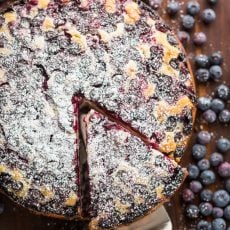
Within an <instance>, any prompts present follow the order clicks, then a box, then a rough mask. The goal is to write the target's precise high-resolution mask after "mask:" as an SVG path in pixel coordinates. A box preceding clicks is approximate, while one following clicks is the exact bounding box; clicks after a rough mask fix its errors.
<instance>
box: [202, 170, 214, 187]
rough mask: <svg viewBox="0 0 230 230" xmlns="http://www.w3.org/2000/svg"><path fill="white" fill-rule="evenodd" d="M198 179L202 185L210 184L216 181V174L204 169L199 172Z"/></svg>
mask: <svg viewBox="0 0 230 230" xmlns="http://www.w3.org/2000/svg"><path fill="white" fill-rule="evenodd" d="M200 181H201V182H202V184H204V185H210V184H213V183H214V182H215V181H216V175H215V173H214V172H213V171H211V170H204V171H203V172H202V173H201V174H200Z"/></svg>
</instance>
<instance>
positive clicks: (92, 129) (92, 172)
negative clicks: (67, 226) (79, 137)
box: [81, 110, 186, 229]
mask: <svg viewBox="0 0 230 230" xmlns="http://www.w3.org/2000/svg"><path fill="white" fill-rule="evenodd" d="M81 126H82V132H83V138H84V141H85V145H86V151H87V155H88V156H87V157H88V170H89V175H88V178H89V187H90V189H89V193H90V194H89V195H90V199H89V203H88V208H87V211H88V214H89V216H90V217H91V218H92V220H91V223H90V227H91V229H111V228H114V227H116V226H119V225H124V224H128V223H130V222H132V221H134V220H136V218H138V217H141V216H144V215H146V214H147V213H149V212H151V211H153V210H155V208H156V207H157V206H159V205H160V204H162V203H164V202H165V201H167V200H168V199H169V198H170V197H171V196H172V195H173V193H174V192H175V191H176V190H177V189H178V187H179V186H180V184H181V183H182V182H183V180H184V178H185V176H186V171H185V170H184V169H183V168H181V167H180V166H179V165H178V164H177V163H176V162H175V161H173V160H171V159H169V158H167V157H166V156H164V155H163V154H162V153H160V152H159V151H157V150H154V149H152V148H151V147H150V146H148V145H146V144H145V143H144V142H143V141H142V140H141V139H140V138H138V137H136V136H134V135H132V134H130V132H127V131H126V130H125V129H124V128H123V127H121V126H120V125H118V124H116V123H114V122H112V121H109V120H108V119H107V118H106V117H104V116H103V115H102V114H100V113H98V112H95V111H94V110H91V111H90V112H89V113H88V114H87V115H84V116H83V117H82V118H81Z"/></svg>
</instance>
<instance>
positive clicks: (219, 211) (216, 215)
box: [212, 207, 224, 218]
mask: <svg viewBox="0 0 230 230" xmlns="http://www.w3.org/2000/svg"><path fill="white" fill-rule="evenodd" d="M223 215H224V211H223V209H222V208H219V207H214V208H213V209H212V216H213V217H214V218H220V217H223Z"/></svg>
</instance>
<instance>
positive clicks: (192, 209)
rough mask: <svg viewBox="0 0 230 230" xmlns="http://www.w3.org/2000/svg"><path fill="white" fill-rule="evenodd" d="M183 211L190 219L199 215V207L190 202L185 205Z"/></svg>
mask: <svg viewBox="0 0 230 230" xmlns="http://www.w3.org/2000/svg"><path fill="white" fill-rule="evenodd" d="M185 213H186V216H187V217H188V218H190V219H196V218H198V217H199V213H200V211H199V208H198V207H197V206H196V205H194V204H190V205H188V206H187V207H186V210H185Z"/></svg>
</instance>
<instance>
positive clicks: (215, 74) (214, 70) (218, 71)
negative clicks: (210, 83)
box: [209, 65, 223, 81]
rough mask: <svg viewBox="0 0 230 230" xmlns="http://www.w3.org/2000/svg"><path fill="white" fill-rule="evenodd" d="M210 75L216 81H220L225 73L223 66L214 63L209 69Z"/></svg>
mask: <svg viewBox="0 0 230 230" xmlns="http://www.w3.org/2000/svg"><path fill="white" fill-rule="evenodd" d="M209 72H210V77H211V78H212V79H213V80H214V81H219V80H220V79H221V77H222V75H223V71H222V68H221V67H220V66H219V65H213V66H211V67H210V69H209Z"/></svg>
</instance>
